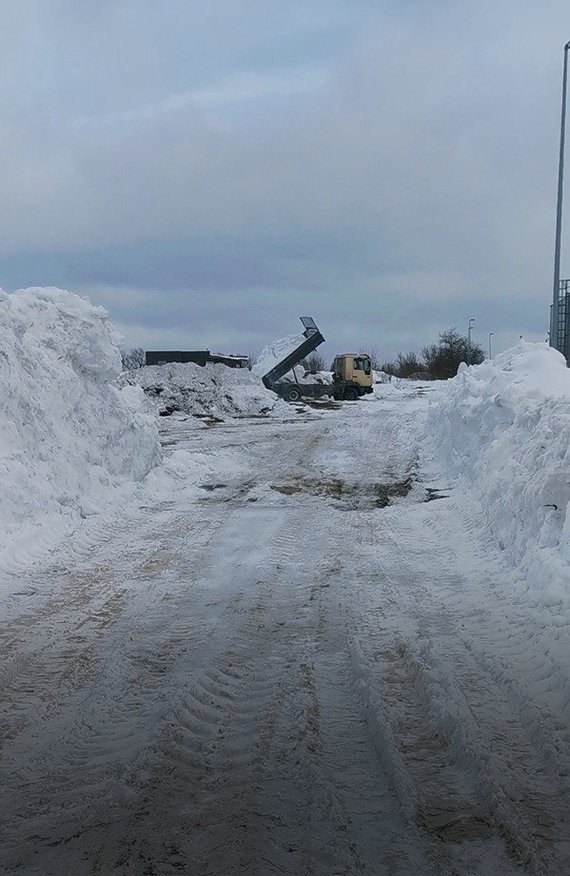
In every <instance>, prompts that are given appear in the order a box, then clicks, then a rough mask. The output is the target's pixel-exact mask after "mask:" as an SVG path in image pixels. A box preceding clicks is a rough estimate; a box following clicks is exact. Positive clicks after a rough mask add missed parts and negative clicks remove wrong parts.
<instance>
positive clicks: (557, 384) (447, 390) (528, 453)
mask: <svg viewBox="0 0 570 876" xmlns="http://www.w3.org/2000/svg"><path fill="white" fill-rule="evenodd" d="M427 429H428V435H429V438H428V443H429V445H430V446H431V452H432V453H434V454H435V455H436V456H437V457H439V459H440V461H441V462H443V464H444V466H445V468H446V469H447V471H448V472H449V474H450V475H451V476H453V477H456V478H459V479H462V480H464V481H467V482H468V483H469V485H470V487H471V489H472V490H473V491H474V492H476V493H477V494H478V495H479V497H480V498H481V501H482V502H483V504H484V506H485V507H486V509H487V513H488V518H489V522H490V525H491V528H492V530H493V533H494V534H495V536H496V538H497V540H498V543H499V545H500V547H501V548H502V549H504V550H505V551H507V552H508V554H509V556H510V557H511V558H512V559H513V560H514V562H515V563H516V565H517V566H518V567H519V568H521V569H523V570H524V571H525V573H526V574H527V575H528V581H529V585H531V586H532V587H533V588H536V589H537V590H539V591H542V593H543V595H546V593H548V594H550V596H551V598H552V600H553V601H554V602H556V601H557V600H559V599H560V598H562V597H563V596H566V597H567V596H568V594H569V593H570V514H569V513H568V504H569V500H570V370H569V369H568V368H567V367H566V362H565V359H564V357H563V356H562V355H561V354H560V353H558V352H557V351H556V350H554V349H552V348H551V347H548V346H546V345H545V344H530V343H527V342H525V341H521V342H519V343H518V344H517V345H516V346H515V347H513V348H512V349H510V350H507V351H506V352H505V353H502V354H501V355H499V356H497V357H496V358H495V360H494V361H493V362H491V361H488V360H487V361H486V362H484V363H483V364H481V365H477V366H471V367H466V366H462V367H461V369H460V371H459V373H458V375H457V377H455V378H453V380H449V381H446V383H445V384H443V385H440V386H439V387H438V389H437V390H436V392H435V393H434V402H433V403H432V406H431V408H430V412H429V414H428V419H427Z"/></svg>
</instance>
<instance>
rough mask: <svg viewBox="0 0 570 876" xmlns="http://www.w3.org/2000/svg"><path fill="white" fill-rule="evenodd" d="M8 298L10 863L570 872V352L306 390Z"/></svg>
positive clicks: (399, 874) (157, 869) (4, 442)
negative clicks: (300, 393)
mask: <svg viewBox="0 0 570 876" xmlns="http://www.w3.org/2000/svg"><path fill="white" fill-rule="evenodd" d="M2 305H3V313H2V317H1V319H2V322H1V324H0V325H1V329H0V330H1V331H2V339H1V342H2V347H1V348H0V349H2V356H0V368H2V372H1V377H2V390H1V392H2V394H3V395H2V405H3V416H2V421H1V423H0V451H1V452H2V468H3V478H2V490H3V492H2V512H1V513H2V514H3V519H2V533H3V535H2V545H1V550H0V564H1V565H0V572H1V579H0V580H1V582H2V592H1V594H0V611H1V620H0V714H1V715H2V720H1V731H2V734H1V737H0V746H1V749H2V759H1V761H0V810H1V811H2V813H3V818H2V828H1V835H0V870H2V871H3V872H7V873H12V872H14V873H21V874H23V876H27V874H30V876H31V874H42V876H56V874H57V876H60V874H61V873H73V874H76V876H82V874H92V873H105V874H124V873H126V872H129V873H130V872H132V873H134V874H139V873H140V874H144V873H161V874H169V873H179V872H187V873H192V874H196V876H206V874H209V873H216V874H218V876H224V874H227V876H229V874H233V873H237V872H244V873H259V874H265V873H274V872H275V873H290V874H308V873H313V874H317V876H330V874H331V873H344V874H352V873H363V872H364V873H373V874H376V873H378V874H380V873H392V874H394V876H424V874H425V876H457V874H470V876H516V874H536V876H544V874H563V873H568V872H570V847H569V844H568V836H569V833H570V831H569V823H568V812H569V811H570V799H569V798H570V789H569V786H568V775H569V773H570V759H569V758H570V755H569V751H570V744H569V743H570V739H569V735H568V727H569V723H570V687H569V681H568V673H569V668H568V654H569V652H570V570H569V561H570V557H569V555H568V535H569V534H570V532H569V529H568V527H569V525H570V524H569V523H568V520H567V512H568V498H569V479H568V470H569V461H570V460H569V457H568V446H569V438H570V384H569V374H568V371H567V369H566V367H565V364H564V362H563V360H562V359H561V357H560V356H559V355H558V354H556V353H555V352H553V351H552V350H550V349H549V348H547V347H545V346H543V345H539V344H525V343H521V344H519V345H518V346H517V347H515V348H514V349H512V350H510V351H508V352H507V353H505V354H502V355H501V356H497V358H496V359H495V361H494V362H486V363H484V364H483V365H480V366H473V367H469V368H462V370H461V371H460V373H459V374H458V376H457V377H456V378H454V379H453V380H450V381H447V382H445V383H431V384H420V383H413V382H409V381H391V382H387V383H381V382H376V383H375V391H374V393H373V394H372V395H371V396H369V397H367V398H366V399H363V400H361V401H360V402H358V403H352V404H351V403H348V404H343V403H340V404H334V403H332V404H331V403H329V404H328V406H322V407H319V406H318V405H317V406H315V407H309V406H303V405H295V406H288V405H285V404H284V403H282V402H280V401H279V400H278V399H275V397H274V396H273V395H272V394H269V393H266V391H265V389H264V388H263V387H262V385H261V384H260V381H259V379H258V377H256V376H255V375H250V374H248V373H247V372H244V371H240V370H234V369H228V368H226V367H225V366H214V368H213V369H211V368H206V369H202V368H199V366H180V367H177V366H159V367H156V368H153V369H150V368H149V369H141V370H140V373H136V374H135V372H133V373H129V374H127V375H119V368H120V357H119V354H118V351H117V347H116V343H117V339H116V337H115V335H114V332H113V330H112V328H111V327H110V325H109V324H108V322H107V319H106V316H105V313H104V312H103V311H101V310H100V309H98V308H94V307H92V306H91V305H90V304H89V303H88V302H86V301H85V300H83V299H80V298H77V297H76V296H74V295H71V294H69V293H66V292H62V291H61V290H54V289H34V290H23V291H21V292H18V293H14V294H10V295H4V294H2ZM264 367H265V366H264ZM165 368H166V369H167V370H164V369H165ZM181 369H182V370H181ZM199 380H201V381H202V384H201V385H198V383H197V381H199ZM141 386H142V387H143V388H144V389H145V391H146V395H145V393H144V392H143V391H142V389H141ZM149 397H151V398H153V397H154V398H155V399H158V401H159V404H152V405H151V404H150V402H149V401H148V398H149ZM165 399H166V400H167V399H170V400H172V401H173V403H175V404H176V406H177V407H178V411H177V412H175V413H174V414H173V415H172V416H170V417H161V418H159V417H158V413H159V410H160V406H161V405H162V404H163V403H164V400H165ZM192 414H196V415H197V416H192ZM159 432H160V437H161V443H162V454H161V455H159V453H158V446H157V434H158V433H159ZM64 536H68V537H67V538H64ZM69 536H72V537H69ZM27 544H30V545H31V547H30V553H29V554H25V553H24V551H23V546H24V545H27ZM48 548H49V551H48ZM16 556H17V560H18V561H17V562H16V561H15V559H14V558H15V557H16ZM38 557H40V558H41V562H39V561H38V559H37V558H38ZM34 558H36V559H34Z"/></svg>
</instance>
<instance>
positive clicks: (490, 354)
mask: <svg viewBox="0 0 570 876" xmlns="http://www.w3.org/2000/svg"><path fill="white" fill-rule="evenodd" d="M494 334H495V332H489V359H492V358H493V350H492V347H491V338H492V337H493V335H494Z"/></svg>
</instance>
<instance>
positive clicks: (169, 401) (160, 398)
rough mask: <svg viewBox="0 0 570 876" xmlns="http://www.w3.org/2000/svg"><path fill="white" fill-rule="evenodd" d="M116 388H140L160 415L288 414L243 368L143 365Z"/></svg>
mask: <svg viewBox="0 0 570 876" xmlns="http://www.w3.org/2000/svg"><path fill="white" fill-rule="evenodd" d="M119 383H120V385H127V384H133V385H138V386H142V388H143V389H144V391H145V393H146V394H147V395H148V396H149V398H152V399H154V400H155V402H156V403H157V405H158V408H159V410H160V411H162V412H163V413H168V412H171V411H173V410H180V411H184V412H185V413H189V414H196V415H199V416H200V415H207V416H214V417H220V418H222V419H223V418H224V417H226V416H230V417H240V416H241V417H255V416H263V415H266V414H269V413H270V412H272V411H274V410H288V406H287V405H285V402H283V401H281V399H279V398H278V397H277V396H276V395H275V393H274V392H271V391H270V390H268V389H266V388H265V387H264V385H263V384H262V382H261V380H260V379H259V377H256V376H255V375H254V374H252V373H251V372H250V371H249V370H248V369H247V368H230V367H229V366H227V365H221V364H218V363H208V364H207V365H205V366H201V365H196V364H194V363H193V362H188V363H181V362H171V363H169V364H167V365H146V366H145V367H144V368H138V369H136V370H134V371H128V372H125V373H124V374H123V375H122V376H121V378H120V380H119Z"/></svg>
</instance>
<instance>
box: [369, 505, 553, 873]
mask: <svg viewBox="0 0 570 876" xmlns="http://www.w3.org/2000/svg"><path fill="white" fill-rule="evenodd" d="M414 513H415V516H416V518H419V520H421V524H420V525H418V522H419V521H418V520H416V521H412V522H410V517H409V514H410V512H409V511H407V512H406V516H404V515H403V514H402V513H400V512H399V511H396V510H395V509H394V513H393V515H392V516H391V517H390V516H388V515H386V516H385V517H384V519H383V522H384V524H387V525H385V526H381V527H379V528H378V533H380V534H381V538H382V540H383V542H384V546H383V548H382V551H381V557H382V562H381V567H380V569H381V573H382V578H381V579H380V581H379V584H380V589H381V593H382V595H383V597H386V598H385V599H384V598H381V599H378V597H377V594H375V597H374V600H373V601H374V604H375V608H376V611H375V618H374V623H373V628H372V627H371V626H370V625H369V623H368V621H369V620H370V618H371V615H370V613H368V615H366V614H364V615H361V614H360V613H359V612H358V611H356V612H355V617H354V620H353V623H354V627H355V629H357V627H358V625H364V628H365V630H364V632H363V634H362V635H359V634H357V633H355V639H354V645H353V650H354V657H355V661H356V663H357V665H358V666H359V671H360V672H362V673H363V674H367V675H368V684H367V686H366V689H365V698H366V699H367V701H368V702H369V704H370V710H371V715H372V717H373V721H374V722H375V723H376V724H377V727H378V736H379V740H381V744H382V745H383V747H384V748H385V749H386V750H388V751H392V752H393V758H392V764H391V766H392V770H393V774H394V777H395V781H396V782H398V783H399V784H400V787H401V794H402V798H403V799H404V800H406V801H407V802H408V805H412V806H413V805H415V807H416V813H417V820H418V823H419V825H420V826H421V827H422V829H423V830H424V831H425V832H426V833H428V834H430V835H432V836H434V838H438V839H439V840H440V841H443V842H445V843H446V844H447V846H448V848H449V849H450V852H452V853H453V854H451V855H450V862H451V865H452V866H455V864H454V863H453V861H455V863H457V865H461V866H467V865H469V866H473V865H474V861H476V860H477V859H476V858H475V859H473V858H472V853H471V852H470V851H469V849H470V847H471V848H474V847H475V846H476V845H477V843H478V842H479V843H480V842H481V841H484V843H485V845H486V846H487V847H490V846H491V845H492V844H493V843H494V844H496V838H499V839H500V841H501V844H502V846H503V849H504V851H503V858H504V864H503V865H502V866H503V869H499V870H498V871H496V872H500V873H508V872H515V871H516V870H517V868H518V867H523V869H524V870H525V872H533V873H545V874H546V873H551V872H562V870H563V869H564V867H565V865H566V864H567V863H568V849H567V846H565V844H564V840H563V838H564V837H565V835H566V834H567V828H568V822H567V816H566V814H565V813H566V812H567V811H568V783H567V779H565V778H564V775H565V772H566V775H567V769H568V756H567V750H568V749H567V748H564V746H563V737H561V736H560V721H559V720H556V719H555V718H554V719H553V715H552V713H551V712H549V711H548V710H545V709H543V708H542V707H541V704H540V703H539V702H537V700H536V697H534V698H533V697H532V696H530V695H529V693H530V691H529V689H528V688H527V690H526V691H525V695H524V696H522V697H521V696H520V685H521V683H520V682H519V681H518V680H517V679H518V673H517V670H518V668H519V666H517V657H518V656H519V651H520V652H521V653H522V652H523V651H524V648H525V632H524V627H522V629H521V627H520V625H515V624H513V625H512V627H511V629H510V633H511V639H512V641H509V640H508V639H507V641H506V643H505V642H504V641H503V640H502V639H501V638H498V635H497V629H496V626H497V621H496V619H497V599H496V596H495V595H494V594H493V593H492V591H490V604H489V605H487V606H484V605H481V600H480V596H481V592H484V590H483V591H482V588H481V587H479V586H478V587H477V589H476V592H477V593H478V595H479V599H478V602H477V603H476V604H474V602H473V600H472V599H471V598H470V580H469V572H467V574H466V573H465V570H463V574H462V567H461V564H460V563H459V561H458V558H457V555H456V554H455V551H454V549H453V546H451V545H450V544H449V540H448V539H447V537H444V536H447V533H448V532H449V531H450V528H451V527H450V520H449V516H448V515H453V516H454V519H455V527H454V531H456V532H457V533H459V534H460V533H461V527H457V518H458V513H457V509H456V508H453V507H452V505H451V503H450V504H449V506H447V507H446V506H445V505H441V506H440V507H439V508H438V509H437V510H435V509H433V508H430V507H429V506H424V507H423V508H422V507H421V506H420V507H418V508H417V509H416V511H415V512H414ZM440 514H441V515H442V517H441V521H440V523H434V521H439V517H438V515H440ZM440 524H441V528H440V530H439V531H438V527H439V526H440ZM375 529H376V527H375V526H374V527H372V529H371V537H374V536H373V535H372V533H373V532H374V531H375ZM420 531H421V532H422V533H423V534H424V536H425V538H423V539H422V541H421V542H420V543H418V541H417V535H418V532H420ZM464 531H465V532H466V533H467V535H466V540H467V542H469V541H470V540H471V542H472V544H471V549H472V550H474V545H476V541H477V540H476V536H475V534H474V533H475V527H473V532H472V533H471V532H470V526H469V525H467V524H464ZM465 553H466V546H465V545H463V546H462V554H465ZM487 559H489V558H487ZM493 561H494V560H491V561H490V562H487V564H485V557H484V556H483V555H482V554H481V548H480V547H479V555H477V554H475V562H474V563H473V566H472V569H473V570H477V568H478V569H479V571H478V574H485V571H486V572H488V570H489V569H492V562H493ZM464 562H465V561H464ZM481 566H483V569H485V571H483V572H482V571H481ZM470 574H471V575H473V574H475V573H474V571H471V573H470ZM364 586H365V588H366V584H365V585H364ZM359 592H362V588H360V587H359ZM364 592H366V590H364ZM382 602H383V603H384V605H381V603H382ZM493 603H494V604H493ZM398 631H399V632H398ZM468 631H469V633H470V635H469V633H468ZM466 633H467V635H466ZM485 636H486V637H487V639H489V640H490V641H491V642H492V644H493V649H494V650H493V651H491V653H495V654H496V653H497V651H499V653H500V652H501V650H502V651H503V654H504V662H503V671H502V672H500V673H497V672H496V671H495V672H493V671H491V670H490V669H489V667H488V664H489V660H488V659H486V658H485V650H484V648H480V647H478V642H479V641H480V639H481V637H482V638H483V641H484V640H485ZM364 642H365V643H366V644H365V645H363V644H362V643H364ZM374 642H376V644H375V645H374ZM505 644H506V647H505ZM497 646H499V647H497ZM527 657H528V654H527ZM513 658H514V659H513ZM492 662H493V661H491V663H492ZM513 662H514V668H513ZM509 664H510V665H509ZM519 665H520V664H519ZM371 667H372V668H371ZM517 689H518V690H519V696H516V695H513V690H515V691H516V690H517ZM529 715H533V717H534V719H535V720H534V721H529ZM537 731H538V733H539V734H540V737H541V741H540V743H538V744H537ZM564 764H566V766H565V765H564ZM414 801H415V804H414ZM470 855H471V858H470ZM499 857H500V851H499ZM499 857H497V854H495V858H494V860H495V861H496V860H498V859H499ZM479 866H481V864H480V863H479ZM489 866H491V864H490V865H489ZM477 872H494V871H492V870H489V871H483V870H480V871H479V870H478V871H477Z"/></svg>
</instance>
